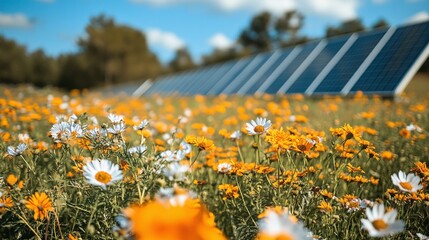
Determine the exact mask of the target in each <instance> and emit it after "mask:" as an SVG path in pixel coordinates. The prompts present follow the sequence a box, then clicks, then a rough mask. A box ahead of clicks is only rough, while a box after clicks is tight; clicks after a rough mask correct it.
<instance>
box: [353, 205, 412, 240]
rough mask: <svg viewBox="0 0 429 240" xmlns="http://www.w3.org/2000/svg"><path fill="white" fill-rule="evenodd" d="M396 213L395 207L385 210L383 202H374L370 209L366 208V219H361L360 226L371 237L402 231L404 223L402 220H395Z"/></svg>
mask: <svg viewBox="0 0 429 240" xmlns="http://www.w3.org/2000/svg"><path fill="white" fill-rule="evenodd" d="M397 214H398V213H397V211H396V210H395V209H392V210H390V211H388V212H385V209H384V204H374V207H373V208H372V210H371V209H370V208H367V209H366V216H367V217H368V219H361V222H362V225H363V226H362V228H363V229H366V230H367V231H368V233H369V235H370V236H371V237H383V236H389V235H391V234H395V233H399V232H402V231H403V230H404V228H405V223H404V222H403V221H402V220H398V221H396V220H395V218H396V215H397Z"/></svg>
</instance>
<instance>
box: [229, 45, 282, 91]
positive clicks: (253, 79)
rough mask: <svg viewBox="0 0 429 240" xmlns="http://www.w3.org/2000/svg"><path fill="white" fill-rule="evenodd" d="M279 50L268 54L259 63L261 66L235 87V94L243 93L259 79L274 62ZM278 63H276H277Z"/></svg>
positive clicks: (278, 55) (277, 57)
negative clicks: (264, 59)
mask: <svg viewBox="0 0 429 240" xmlns="http://www.w3.org/2000/svg"><path fill="white" fill-rule="evenodd" d="M280 52H281V51H280V50H277V51H275V52H273V53H272V54H270V55H269V57H268V58H267V59H266V61H264V62H263V63H262V64H261V67H260V68H259V69H257V71H256V72H255V73H254V74H253V75H251V76H250V77H249V78H248V80H246V81H243V82H242V83H241V84H240V86H238V87H237V89H236V90H235V92H236V93H237V94H245V93H246V91H247V90H249V88H251V87H252V86H253V84H254V83H255V82H256V81H257V80H259V79H260V78H261V77H262V75H264V74H266V72H267V70H268V69H270V67H272V66H273V64H275V62H276V60H277V59H279V57H280V56H281V53H280ZM277 65H278V64H277Z"/></svg>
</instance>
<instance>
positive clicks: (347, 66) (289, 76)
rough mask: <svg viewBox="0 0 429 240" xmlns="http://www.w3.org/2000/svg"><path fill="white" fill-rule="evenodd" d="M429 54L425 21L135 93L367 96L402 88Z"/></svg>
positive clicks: (225, 66) (169, 80)
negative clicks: (360, 92)
mask: <svg viewBox="0 0 429 240" xmlns="http://www.w3.org/2000/svg"><path fill="white" fill-rule="evenodd" d="M428 55H429V22H422V23H418V24H414V25H407V26H402V27H390V28H388V29H379V30H374V31H371V32H362V33H355V34H352V35H346V36H341V37H335V38H330V39H323V40H317V41H313V42H310V43H307V44H303V45H300V46H296V47H291V48H286V49H280V50H276V51H273V52H267V53H261V54H257V55H254V56H250V57H246V58H243V59H240V60H233V61H228V62H225V63H222V64H216V65H212V66H206V67H201V68H198V69H195V70H191V71H187V72H182V73H179V74H173V75H169V76H165V77H162V78H160V79H158V80H157V81H155V82H153V83H151V82H149V81H146V82H145V83H143V84H142V85H141V86H140V87H139V88H138V89H137V90H136V91H135V92H134V94H133V95H135V96H140V95H142V94H144V95H150V94H160V95H171V94H180V95H196V94H201V95H219V94H240V95H247V94H256V93H268V94H292V93H304V94H306V95H318V94H342V95H347V94H353V93H355V92H357V91H363V92H365V93H368V94H380V95H396V94H398V93H400V92H402V91H403V90H404V88H405V87H406V85H407V84H408V82H409V81H410V79H411V78H412V76H413V75H414V74H415V73H416V71H417V70H418V68H419V67H420V66H421V64H423V62H424V61H425V60H426V59H427V57H428Z"/></svg>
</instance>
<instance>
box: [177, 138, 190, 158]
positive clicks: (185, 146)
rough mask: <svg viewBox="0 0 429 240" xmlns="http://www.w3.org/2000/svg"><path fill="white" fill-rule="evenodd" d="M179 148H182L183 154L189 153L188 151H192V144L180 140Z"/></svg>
mask: <svg viewBox="0 0 429 240" xmlns="http://www.w3.org/2000/svg"><path fill="white" fill-rule="evenodd" d="M179 148H180V150H182V151H183V152H184V153H185V155H186V154H188V153H190V152H192V146H191V144H189V143H187V142H185V141H182V142H181V143H180V147H179Z"/></svg>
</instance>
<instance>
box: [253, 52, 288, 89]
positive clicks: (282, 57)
mask: <svg viewBox="0 0 429 240" xmlns="http://www.w3.org/2000/svg"><path fill="white" fill-rule="evenodd" d="M292 49H293V48H288V49H285V50H283V51H282V52H281V53H280V57H278V58H277V59H276V60H275V61H274V62H273V64H271V65H270V67H269V68H267V70H266V71H265V72H264V73H263V74H262V75H261V76H260V77H259V79H257V80H256V82H255V83H254V84H253V85H252V86H251V87H250V88H249V90H247V92H246V94H254V93H255V92H256V90H258V89H259V87H260V86H261V84H262V83H263V82H264V81H265V80H266V79H267V78H268V77H269V76H270V75H271V73H273V72H274V70H276V68H277V67H278V66H279V65H280V63H282V62H283V60H285V58H287V56H289V53H290V52H292Z"/></svg>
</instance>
